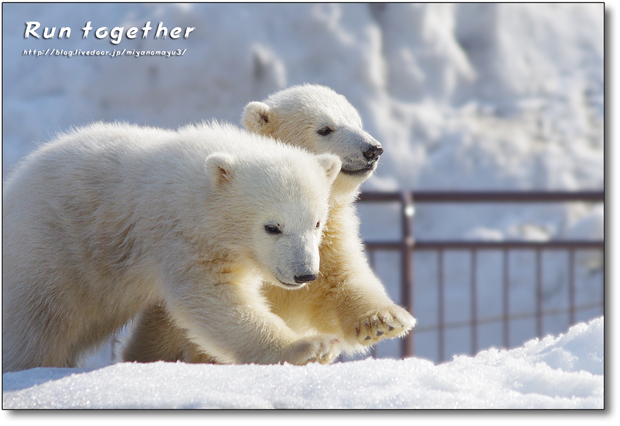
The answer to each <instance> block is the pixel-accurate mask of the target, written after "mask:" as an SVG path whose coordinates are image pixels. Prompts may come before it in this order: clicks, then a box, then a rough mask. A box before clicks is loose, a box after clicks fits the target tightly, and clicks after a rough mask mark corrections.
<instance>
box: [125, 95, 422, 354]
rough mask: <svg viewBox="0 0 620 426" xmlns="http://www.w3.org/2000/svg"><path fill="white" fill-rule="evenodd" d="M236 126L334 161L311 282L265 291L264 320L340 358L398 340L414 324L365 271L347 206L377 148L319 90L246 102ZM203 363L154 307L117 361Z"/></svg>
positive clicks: (341, 106) (346, 106)
mask: <svg viewBox="0 0 620 426" xmlns="http://www.w3.org/2000/svg"><path fill="white" fill-rule="evenodd" d="M242 123H243V125H244V126H245V127H246V128H247V129H248V130H250V131H252V132H254V133H257V134H261V135H265V136H271V137H274V138H276V139H279V140H281V141H283V142H285V143H287V144H289V145H294V146H298V147H303V148H305V149H306V150H308V151H310V152H313V153H315V154H322V153H332V154H335V155H338V156H339V157H340V159H341V160H342V169H341V171H340V173H339V174H338V177H337V178H336V181H335V183H334V184H333V187H332V192H331V197H330V213H329V217H328V221H327V223H326V224H325V229H324V236H323V241H322V243H321V246H320V257H321V263H320V273H319V277H318V279H317V280H316V281H314V282H312V283H310V284H309V285H308V286H306V287H304V288H303V289H302V290H300V291H287V290H285V289H282V288H276V287H274V286H269V287H265V288H264V291H263V293H264V295H265V297H266V298H267V300H268V301H269V304H270V306H271V309H272V312H274V313H275V314H277V315H278V316H279V317H281V318H282V319H284V321H286V323H287V324H288V325H289V326H290V327H291V328H293V329H294V330H296V331H297V332H299V333H302V334H308V335H311V334H312V333H317V332H318V333H329V334H335V335H337V336H338V338H339V340H340V342H341V344H342V347H343V349H344V350H345V351H346V352H347V353H355V352H364V351H365V350H366V349H368V348H369V346H371V345H373V344H375V343H377V342H378V341H380V340H382V339H385V338H395V337H401V336H403V335H405V334H406V333H407V332H408V331H409V330H411V328H412V327H413V326H414V325H415V319H414V318H413V317H412V316H411V315H410V314H409V312H407V311H406V310H405V309H403V308H401V307H399V306H397V305H395V304H394V303H393V302H392V301H391V300H390V298H389V297H388V295H387V294H386V291H385V289H384V287H383V285H382V284H381V282H380V281H379V280H378V279H377V278H376V276H375V275H374V274H373V272H372V270H371V269H370V267H369V265H368V263H367V261H366V257H365V256H364V253H363V245H362V242H361V240H360V238H359V231H358V230H359V221H358V218H357V213H356V210H355V207H354V205H353V202H354V200H355V198H356V197H357V195H358V193H359V186H360V185H361V183H362V182H364V181H365V180H366V179H367V178H368V177H370V176H371V175H372V173H373V171H374V170H375V169H376V167H377V161H378V159H379V156H380V155H381V154H382V152H383V148H382V146H381V144H380V143H379V142H378V141H377V140H375V139H374V138H373V137H372V136H370V135H369V134H368V133H367V132H365V131H364V130H363V128H362V121H361V119H360V116H359V114H358V113H357V111H356V110H355V108H354V107H353V106H352V105H351V104H350V103H349V102H348V101H347V99H346V98H345V97H344V96H342V95H340V94H338V93H336V92H334V91H333V90H331V89H329V88H327V87H324V86H317V85H302V86H294V87H291V88H288V89H285V90H282V91H280V92H277V93H275V94H273V95H271V96H270V97H269V98H267V99H266V100H264V101H263V102H250V103H249V104H248V105H247V106H246V107H245V110H244V112H243V116H242ZM210 355H213V354H205V353H204V352H202V351H200V350H199V348H198V347H197V346H195V345H193V344H192V343H191V342H188V341H187V339H185V338H184V337H183V336H182V331H179V330H175V329H174V325H173V323H172V322H171V321H170V319H169V317H168V315H167V314H166V310H165V308H164V307H163V306H161V305H160V306H154V307H152V308H150V309H149V310H148V311H147V312H145V313H144V314H143V315H142V317H140V318H139V319H138V320H137V321H136V322H135V324H134V328H133V331H132V334H131V336H130V338H129V340H128V343H127V344H126V346H125V348H124V354H121V356H122V357H123V359H125V360H133V361H142V362H149V361H156V360H166V361H175V360H183V361H186V362H217V358H214V357H213V356H210Z"/></svg>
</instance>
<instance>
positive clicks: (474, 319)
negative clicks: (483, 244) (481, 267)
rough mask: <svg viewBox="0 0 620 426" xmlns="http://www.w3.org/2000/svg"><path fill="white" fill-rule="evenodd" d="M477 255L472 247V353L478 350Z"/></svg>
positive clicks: (474, 353)
mask: <svg viewBox="0 0 620 426" xmlns="http://www.w3.org/2000/svg"><path fill="white" fill-rule="evenodd" d="M476 255H477V250H476V249H472V251H471V266H470V268H471V271H470V272H471V290H470V292H471V295H470V297H471V352H472V355H476V352H477V351H478V306H477V303H478V301H477V300H476V299H477V297H478V295H477V292H476V275H477V274H476V272H477V263H476Z"/></svg>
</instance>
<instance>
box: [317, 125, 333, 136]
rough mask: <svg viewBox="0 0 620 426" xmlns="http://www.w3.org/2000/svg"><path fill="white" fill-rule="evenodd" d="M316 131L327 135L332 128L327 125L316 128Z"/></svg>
mask: <svg viewBox="0 0 620 426" xmlns="http://www.w3.org/2000/svg"><path fill="white" fill-rule="evenodd" d="M316 132H317V133H318V134H319V135H321V136H327V135H329V134H330V133H331V132H333V130H332V129H331V128H330V127H329V126H325V127H323V128H322V129H319V130H317V131H316Z"/></svg>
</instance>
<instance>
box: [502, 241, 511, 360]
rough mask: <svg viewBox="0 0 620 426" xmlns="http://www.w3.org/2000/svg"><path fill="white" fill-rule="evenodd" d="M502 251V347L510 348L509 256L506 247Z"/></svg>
mask: <svg viewBox="0 0 620 426" xmlns="http://www.w3.org/2000/svg"><path fill="white" fill-rule="evenodd" d="M503 253H504V261H503V267H504V294H503V297H504V312H503V313H504V347H505V348H506V349H508V348H510V321H509V316H510V281H509V277H510V275H509V269H508V268H509V265H508V262H509V260H510V259H509V257H508V249H506V248H505V249H504V250H503Z"/></svg>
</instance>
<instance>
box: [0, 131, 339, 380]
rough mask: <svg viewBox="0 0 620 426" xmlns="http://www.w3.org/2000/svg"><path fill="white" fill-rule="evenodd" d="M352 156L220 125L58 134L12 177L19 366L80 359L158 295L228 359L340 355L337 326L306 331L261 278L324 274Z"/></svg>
mask: <svg viewBox="0 0 620 426" xmlns="http://www.w3.org/2000/svg"><path fill="white" fill-rule="evenodd" d="M340 169H341V161H340V160H339V158H338V157H337V156H335V155H329V154H325V155H323V156H319V157H317V156H315V155H312V154H309V153H307V152H305V151H304V150H302V149H299V148H295V147H291V146H286V145H284V144H281V143H278V142H276V141H274V140H273V139H270V138H266V137H261V136H259V135H255V134H251V133H249V132H247V131H244V130H241V129H238V128H236V127H234V126H229V125H219V124H217V123H211V124H203V125H199V126H188V127H184V128H181V129H179V130H178V131H168V130H162V129H155V128H145V127H137V126H130V125H120V124H95V125H92V126H90V127H87V128H83V129H81V130H77V131H74V132H72V133H69V134H66V135H63V136H60V137H59V138H58V139H56V140H55V141H54V142H51V143H49V144H47V145H44V146H43V147H42V148H40V149H39V150H38V151H36V152H34V153H33V154H32V155H30V156H29V157H28V158H27V159H26V160H25V161H24V162H23V163H22V164H21V165H20V167H19V168H18V169H17V170H16V172H15V173H14V174H13V175H12V177H11V178H10V179H9V180H8V181H7V183H6V186H5V191H4V198H3V203H4V211H3V248H4V250H3V261H4V265H3V299H2V302H3V368H4V371H5V372H6V371H16V370H22V369H28V368H34V367H75V366H76V365H77V364H78V361H79V359H80V357H81V356H83V355H84V354H85V353H86V352H88V351H91V350H93V349H95V347H96V346H97V345H98V344H101V343H103V342H105V340H106V339H108V338H109V337H110V336H111V335H113V333H115V332H117V331H118V329H119V328H120V327H121V326H123V324H125V323H126V322H127V321H128V320H130V319H131V318H133V317H134V316H135V315H136V314H137V313H138V312H140V311H143V310H144V309H146V308H147V307H148V306H152V305H154V304H157V303H160V304H163V305H165V307H166V310H167V313H168V315H169V316H170V318H171V320H172V321H174V324H175V325H176V326H177V327H179V328H180V329H182V330H185V332H186V334H187V336H188V337H189V339H190V340H191V342H193V343H192V345H195V346H196V347H198V348H200V350H201V351H204V352H206V353H209V354H212V355H213V356H215V357H217V359H218V360H220V361H221V362H227V363H279V362H289V363H293V364H305V363H307V362H311V361H320V362H329V361H330V360H332V359H333V358H334V357H336V356H337V355H338V354H339V344H338V338H337V336H335V335H326V334H318V335H312V336H300V335H298V334H297V333H296V332H294V331H293V330H292V329H291V328H290V327H289V326H287V325H286V323H285V322H284V321H283V320H282V318H280V317H278V316H277V315H275V314H274V313H272V312H270V310H269V305H268V304H267V302H266V300H265V298H264V295H263V294H262V291H263V287H264V283H265V282H267V283H268V285H269V284H271V285H273V286H277V287H280V288H282V289H293V288H300V287H304V286H305V285H306V283H307V282H309V281H313V280H315V279H316V277H317V275H318V274H319V245H320V242H321V238H322V233H323V231H324V226H325V223H326V221H327V215H328V197H329V194H330V188H331V186H332V183H333V181H334V179H335V178H336V177H337V175H338V173H339V171H340ZM287 291H288V290H287Z"/></svg>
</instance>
